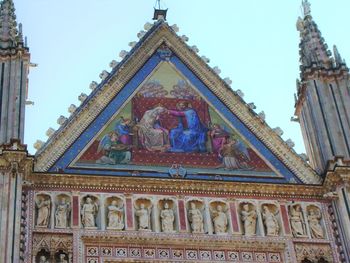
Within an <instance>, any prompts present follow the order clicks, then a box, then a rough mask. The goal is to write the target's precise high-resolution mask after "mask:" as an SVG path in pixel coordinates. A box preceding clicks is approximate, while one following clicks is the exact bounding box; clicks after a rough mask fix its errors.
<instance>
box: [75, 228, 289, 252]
mask: <svg viewBox="0 0 350 263" xmlns="http://www.w3.org/2000/svg"><path fill="white" fill-rule="evenodd" d="M81 239H82V240H83V242H84V243H85V244H106V243H109V244H111V243H112V244H114V245H118V244H125V243H127V244H129V245H145V244H147V245H163V246H172V247H174V246H176V245H178V246H180V247H183V246H184V245H186V248H190V249H191V248H192V249H193V248H204V247H205V248H207V249H210V248H213V249H217V248H220V249H232V248H233V247H234V248H235V249H236V250H244V249H248V250H251V249H255V250H258V251H264V250H265V251H266V250H267V251H270V252H281V251H284V250H285V249H286V243H285V241H284V240H276V241H272V240H269V241H267V240H266V239H265V238H264V239H261V240H242V238H237V239H235V238H230V237H219V238H218V237H213V236H207V235H197V236H193V235H186V236H185V235H184V236H181V235H178V234H177V235H170V234H169V235H159V234H155V233H147V235H142V234H140V233H138V232H135V233H126V234H125V233H123V234H119V235H114V236H113V235H103V234H97V233H96V234H91V235H88V234H85V235H82V237H81Z"/></svg>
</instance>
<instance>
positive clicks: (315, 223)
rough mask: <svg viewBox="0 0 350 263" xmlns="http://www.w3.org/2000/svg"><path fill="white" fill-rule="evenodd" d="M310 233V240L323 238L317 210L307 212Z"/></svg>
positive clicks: (319, 213) (318, 210)
mask: <svg viewBox="0 0 350 263" xmlns="http://www.w3.org/2000/svg"><path fill="white" fill-rule="evenodd" d="M307 219H308V221H309V226H310V232H311V237H312V238H324V232H323V228H322V226H321V219H322V216H321V211H320V209H319V208H312V209H310V210H309V212H308V216H307Z"/></svg>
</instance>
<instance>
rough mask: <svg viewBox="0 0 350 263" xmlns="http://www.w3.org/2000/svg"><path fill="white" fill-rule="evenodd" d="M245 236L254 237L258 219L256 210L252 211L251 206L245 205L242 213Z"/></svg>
mask: <svg viewBox="0 0 350 263" xmlns="http://www.w3.org/2000/svg"><path fill="white" fill-rule="evenodd" d="M241 216H242V218H241V219H242V222H243V228H244V235H245V236H254V235H255V234H256V218H257V214H256V211H255V209H250V207H249V204H244V205H243V209H242V211H241Z"/></svg>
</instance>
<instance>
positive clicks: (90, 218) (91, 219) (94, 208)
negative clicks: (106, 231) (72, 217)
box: [81, 197, 98, 228]
mask: <svg viewBox="0 0 350 263" xmlns="http://www.w3.org/2000/svg"><path fill="white" fill-rule="evenodd" d="M97 213H98V205H97V204H96V202H94V201H93V200H92V198H91V197H87V198H86V200H85V203H84V205H83V208H82V209H81V221H82V223H83V226H84V228H95V227H96V216H97Z"/></svg>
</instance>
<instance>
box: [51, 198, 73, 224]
mask: <svg viewBox="0 0 350 263" xmlns="http://www.w3.org/2000/svg"><path fill="white" fill-rule="evenodd" d="M70 210H71V207H70V203H69V202H67V200H66V198H64V197H62V198H61V200H60V203H59V204H58V205H57V207H56V212H55V224H56V228H67V227H68V221H69V220H68V219H69V213H70Z"/></svg>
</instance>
